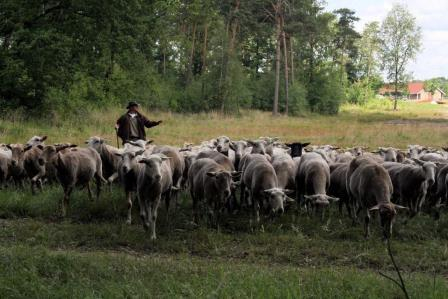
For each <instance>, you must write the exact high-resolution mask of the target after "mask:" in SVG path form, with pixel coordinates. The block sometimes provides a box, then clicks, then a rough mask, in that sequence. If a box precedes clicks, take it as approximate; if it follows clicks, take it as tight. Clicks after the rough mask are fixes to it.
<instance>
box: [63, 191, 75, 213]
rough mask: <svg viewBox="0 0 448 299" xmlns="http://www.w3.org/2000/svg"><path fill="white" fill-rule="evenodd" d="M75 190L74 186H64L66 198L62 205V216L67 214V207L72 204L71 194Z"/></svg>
mask: <svg viewBox="0 0 448 299" xmlns="http://www.w3.org/2000/svg"><path fill="white" fill-rule="evenodd" d="M72 191H73V186H66V187H65V188H64V198H63V200H62V205H61V216H62V217H65V216H66V215H67V208H68V206H69V204H70V195H71V193H72Z"/></svg>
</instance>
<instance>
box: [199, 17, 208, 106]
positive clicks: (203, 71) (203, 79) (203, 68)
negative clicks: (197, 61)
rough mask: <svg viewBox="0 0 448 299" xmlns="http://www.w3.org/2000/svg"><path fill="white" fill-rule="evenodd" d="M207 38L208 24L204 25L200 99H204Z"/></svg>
mask: <svg viewBox="0 0 448 299" xmlns="http://www.w3.org/2000/svg"><path fill="white" fill-rule="evenodd" d="M207 38H208V24H207V23H206V24H205V25H204V42H203V45H202V66H201V77H202V83H201V98H202V99H204V97H205V77H204V73H205V72H206V71H207Z"/></svg>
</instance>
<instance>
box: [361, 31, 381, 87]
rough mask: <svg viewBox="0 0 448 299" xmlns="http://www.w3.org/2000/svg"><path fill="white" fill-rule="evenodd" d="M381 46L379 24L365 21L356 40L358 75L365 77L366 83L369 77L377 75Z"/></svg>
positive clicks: (368, 81)
mask: <svg viewBox="0 0 448 299" xmlns="http://www.w3.org/2000/svg"><path fill="white" fill-rule="evenodd" d="M380 46H381V38H380V24H379V23H378V22H371V23H367V24H366V25H365V27H364V30H363V32H362V35H361V39H359V40H358V42H357V47H358V49H359V58H358V66H357V69H358V72H359V74H358V76H359V77H360V78H361V79H365V81H366V82H367V84H369V83H370V81H371V79H372V78H374V77H377V76H378V73H379V66H380V64H379V62H378V59H377V58H378V55H379V51H380Z"/></svg>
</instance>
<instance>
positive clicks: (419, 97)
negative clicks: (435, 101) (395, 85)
mask: <svg viewBox="0 0 448 299" xmlns="http://www.w3.org/2000/svg"><path fill="white" fill-rule="evenodd" d="M408 99H409V100H415V101H431V100H432V93H431V92H430V91H426V90H425V85H424V83H423V82H410V83H408Z"/></svg>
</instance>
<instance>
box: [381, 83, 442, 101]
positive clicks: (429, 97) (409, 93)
mask: <svg viewBox="0 0 448 299" xmlns="http://www.w3.org/2000/svg"><path fill="white" fill-rule="evenodd" d="M378 93H379V94H380V95H381V96H386V97H393V96H394V95H395V87H394V85H393V84H385V85H384V86H383V87H381V88H380V89H379V91H378ZM397 95H398V97H399V98H406V99H408V100H410V101H419V102H430V101H441V100H443V99H444V98H445V93H444V92H443V90H441V89H440V88H437V89H436V90H435V91H434V92H430V91H427V90H425V84H424V83H423V82H420V81H416V82H409V83H408V85H407V90H406V92H404V90H403V89H401V90H398V93H397Z"/></svg>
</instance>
